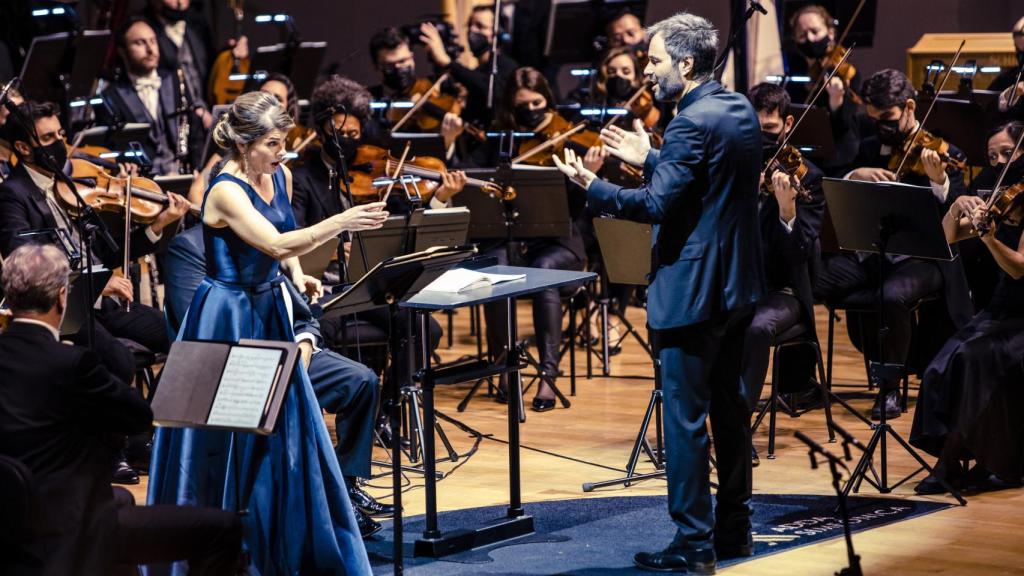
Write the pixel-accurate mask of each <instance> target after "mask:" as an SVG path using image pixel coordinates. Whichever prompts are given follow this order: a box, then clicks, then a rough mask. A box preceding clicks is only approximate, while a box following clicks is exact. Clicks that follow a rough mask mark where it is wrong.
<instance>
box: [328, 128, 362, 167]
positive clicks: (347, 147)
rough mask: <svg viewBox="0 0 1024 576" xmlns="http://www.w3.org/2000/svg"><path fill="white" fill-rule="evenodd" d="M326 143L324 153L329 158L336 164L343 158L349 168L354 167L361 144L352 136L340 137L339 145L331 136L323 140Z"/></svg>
mask: <svg viewBox="0 0 1024 576" xmlns="http://www.w3.org/2000/svg"><path fill="white" fill-rule="evenodd" d="M323 141H324V152H325V153H326V154H327V156H328V157H330V158H333V159H334V161H335V162H337V161H338V160H340V159H341V158H344V159H345V164H347V165H348V166H349V167H351V166H352V162H353V161H354V160H355V159H356V149H357V148H359V142H358V141H357V140H356V139H355V138H352V137H350V136H340V135H339V136H338V143H337V144H335V143H334V138H332V137H331V136H330V135H328V136H327V138H323Z"/></svg>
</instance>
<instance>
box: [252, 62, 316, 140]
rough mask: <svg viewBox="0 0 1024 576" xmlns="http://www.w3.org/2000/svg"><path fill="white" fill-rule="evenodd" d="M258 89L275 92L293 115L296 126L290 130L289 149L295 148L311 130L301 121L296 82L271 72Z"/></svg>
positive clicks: (279, 100) (275, 96) (289, 113)
mask: <svg viewBox="0 0 1024 576" xmlns="http://www.w3.org/2000/svg"><path fill="white" fill-rule="evenodd" d="M258 89H259V90H261V91H263V92H269V93H271V94H273V95H274V98H277V101H278V102H280V103H281V106H284V109H285V110H287V111H288V115H289V116H291V118H292V122H294V123H295V126H293V127H292V129H291V130H290V131H289V132H288V142H287V147H288V150H295V148H296V147H297V146H299V145H300V144H301V143H302V140H303V139H304V138H305V137H306V136H307V135H308V134H309V132H310V129H309V128H306V127H305V126H303V125H302V124H301V123H300V122H299V120H300V119H301V114H300V111H299V95H298V94H297V93H296V92H295V84H293V83H292V80H291V78H289V77H287V76H285V75H284V74H281V73H279V72H271V73H270V74H267V76H266V78H264V79H263V80H261V81H260V85H259V87H258Z"/></svg>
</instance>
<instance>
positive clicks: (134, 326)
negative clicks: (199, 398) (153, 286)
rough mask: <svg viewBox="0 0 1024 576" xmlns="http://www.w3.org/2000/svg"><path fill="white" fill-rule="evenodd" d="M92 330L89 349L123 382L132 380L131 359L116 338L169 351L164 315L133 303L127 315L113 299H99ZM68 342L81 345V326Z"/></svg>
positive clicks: (83, 337)
mask: <svg viewBox="0 0 1024 576" xmlns="http://www.w3.org/2000/svg"><path fill="white" fill-rule="evenodd" d="M95 327H96V333H95V339H94V340H93V350H94V351H95V352H96V354H97V355H98V356H99V357H100V361H102V362H103V365H104V366H105V367H106V368H107V370H108V371H110V373H111V374H113V375H114V376H116V377H117V378H119V379H120V380H121V381H122V382H125V383H131V381H132V379H133V378H134V377H135V356H134V355H133V354H132V352H131V350H129V349H128V348H127V347H126V346H125V345H124V344H122V343H121V342H119V341H118V338H126V339H128V340H132V341H134V342H138V343H139V344H141V345H143V346H145V347H146V348H148V349H150V350H151V351H153V352H161V353H167V351H169V350H170V349H171V342H170V336H169V335H168V333H167V321H166V319H164V315H163V314H161V313H160V311H159V310H156V309H155V308H150V307H149V306H145V305H143V304H133V305H132V307H131V312H125V311H124V309H123V308H122V307H121V306H120V305H119V304H118V303H117V302H116V301H115V300H114V299H112V298H103V299H102V300H101V301H100V309H99V310H97V311H96V323H95ZM71 341H72V342H74V343H75V344H76V345H79V346H85V345H86V344H87V343H88V335H87V334H86V328H85V327H84V326H83V328H82V329H81V330H79V331H78V333H77V334H75V335H74V336H72V337H71Z"/></svg>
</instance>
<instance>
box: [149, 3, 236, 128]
mask: <svg viewBox="0 0 1024 576" xmlns="http://www.w3.org/2000/svg"><path fill="white" fill-rule="evenodd" d="M142 16H143V17H144V18H145V20H146V22H148V23H149V25H150V27H152V29H153V32H154V33H155V34H156V41H157V46H158V52H157V53H158V55H159V60H160V69H161V70H163V71H164V72H172V71H174V70H177V69H178V68H181V69H182V70H183V71H184V72H185V79H186V81H187V83H188V88H189V99H190V100H191V101H193V102H199V101H202V100H203V91H204V90H205V89H206V86H207V82H208V80H209V76H210V68H211V67H212V65H213V59H214V57H216V53H215V51H214V49H213V35H212V34H211V32H210V27H209V26H208V25H207V23H206V19H205V18H204V17H203V15H202V14H200V13H199V12H198V10H193V9H192V0H149V4H148V5H147V6H146V9H145V10H144V11H143V12H142ZM233 50H234V51H235V55H236V56H238V57H239V58H247V57H248V56H249V51H248V43H247V42H239V43H238V45H236V46H234V47H233ZM206 115H207V116H209V113H208V112H207V114H206ZM212 120H213V118H212V117H210V119H209V121H207V120H206V119H204V120H203V124H204V125H205V126H206V128H209V127H210V123H212Z"/></svg>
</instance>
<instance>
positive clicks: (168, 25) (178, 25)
mask: <svg viewBox="0 0 1024 576" xmlns="http://www.w3.org/2000/svg"><path fill="white" fill-rule="evenodd" d="M185 25H186V23H185V21H184V20H179V21H177V22H168V21H164V32H166V33H167V37H168V38H170V39H171V42H174V45H175V46H177V47H178V48H181V45H182V44H183V43H184V42H185Z"/></svg>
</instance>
